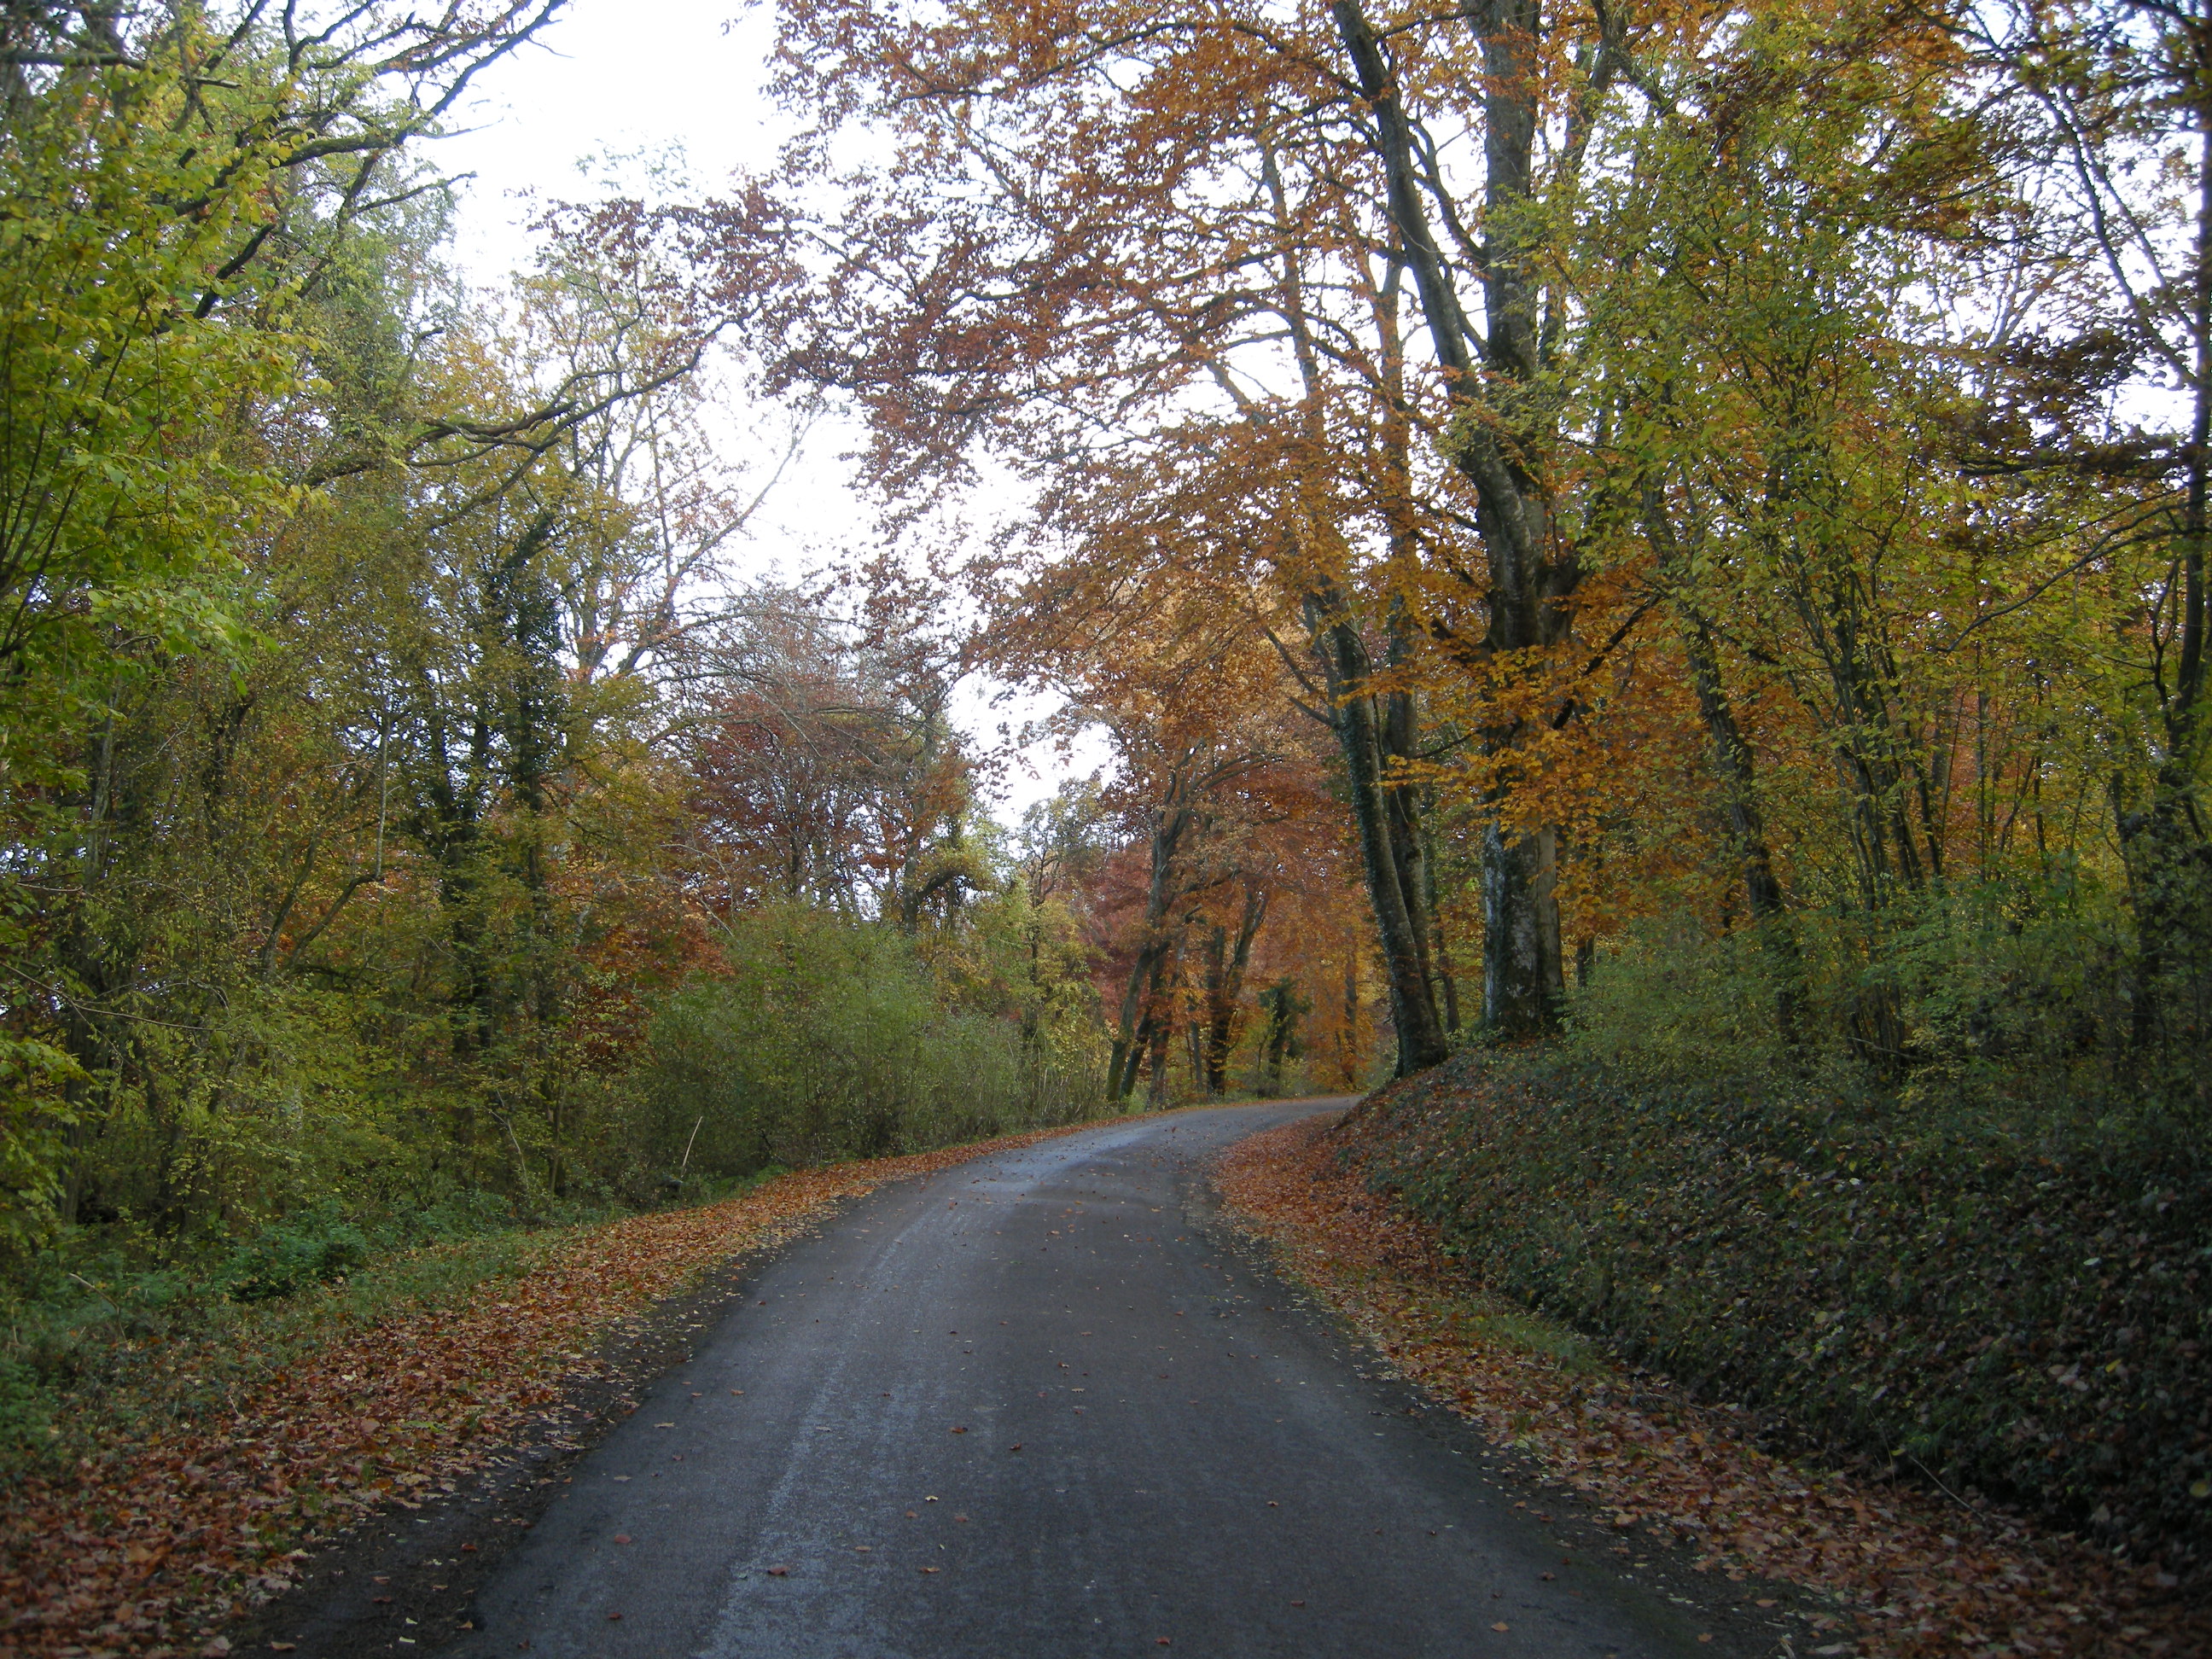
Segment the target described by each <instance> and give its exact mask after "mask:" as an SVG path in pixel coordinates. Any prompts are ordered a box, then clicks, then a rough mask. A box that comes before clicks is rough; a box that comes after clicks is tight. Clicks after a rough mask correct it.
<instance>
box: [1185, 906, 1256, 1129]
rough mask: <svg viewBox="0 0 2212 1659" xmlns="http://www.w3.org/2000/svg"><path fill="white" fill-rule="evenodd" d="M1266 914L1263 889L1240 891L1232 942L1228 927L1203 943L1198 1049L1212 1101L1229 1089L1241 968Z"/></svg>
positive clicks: (1241, 991) (1240, 996) (1247, 957)
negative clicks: (1241, 903) (1203, 997)
mask: <svg viewBox="0 0 2212 1659" xmlns="http://www.w3.org/2000/svg"><path fill="white" fill-rule="evenodd" d="M1266 920H1267V890H1265V889H1264V888H1252V887H1247V888H1246V889H1245V890H1244V911H1243V915H1241V916H1240V917H1239V918H1238V919H1237V938H1236V942H1235V943H1234V944H1233V945H1232V944H1231V942H1230V938H1229V930H1228V929H1227V928H1226V927H1215V928H1214V929H1213V932H1212V936H1211V937H1210V938H1209V939H1208V940H1207V945H1206V1029H1205V1040H1204V1042H1203V1044H1202V1046H1201V1048H1200V1060H1201V1066H1200V1075H1201V1076H1202V1077H1203V1078H1204V1079H1205V1084H1206V1093H1207V1094H1209V1095H1211V1096H1212V1097H1213V1098H1215V1099H1216V1100H1218V1099H1220V1098H1221V1097H1223V1096H1224V1095H1226V1094H1227V1093H1228V1092H1229V1049H1230V1047H1231V1043H1233V1042H1235V1040H1236V1036H1237V1030H1236V1026H1237V1003H1238V1001H1239V1000H1241V999H1242V998H1243V994H1244V969H1245V966H1246V964H1247V963H1249V962H1250V960H1251V957H1252V941H1253V939H1255V938H1256V937H1257V936H1258V934H1259V932H1260V926H1261V923H1262V922H1264V921H1266Z"/></svg>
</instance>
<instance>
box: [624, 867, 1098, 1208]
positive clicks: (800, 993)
mask: <svg viewBox="0 0 2212 1659" xmlns="http://www.w3.org/2000/svg"><path fill="white" fill-rule="evenodd" d="M726 951H727V954H726V963H727V968H726V973H724V974H722V975H717V976H715V977H713V978H702V979H699V980H696V981H693V982H692V983H691V984H690V985H689V986H687V987H684V989H683V990H681V991H679V992H678V993H676V994H674V995H673V996H672V997H671V998H670V999H669V1000H667V1002H666V1003H665V1005H664V1006H662V1008H661V1010H660V1012H659V1017H658V1018H656V1019H655V1020H654V1022H653V1027H652V1032H651V1036H650V1039H649V1042H648V1045H647V1060H646V1062H645V1064H644V1065H643V1066H642V1067H641V1069H640V1071H639V1072H638V1073H637V1074H636V1075H635V1077H634V1078H632V1079H629V1080H628V1081H627V1082H626V1083H625V1084H624V1085H623V1092H624V1093H625V1094H626V1095H628V1096H629V1097H630V1098H631V1099H633V1100H634V1101H635V1105H634V1106H632V1107H629V1109H626V1110H624V1111H623V1112H622V1113H621V1114H620V1115H614V1116H611V1119H610V1121H611V1123H612V1124H614V1125H615V1126H617V1133H620V1134H622V1135H623V1138H624V1139H625V1140H626V1142H627V1143H628V1145H629V1146H630V1147H631V1148H632V1149H633V1150H634V1153H635V1156H636V1157H637V1159H638V1162H637V1163H636V1164H635V1165H634V1169H633V1174H632V1176H631V1177H630V1184H631V1186H632V1188H633V1189H634V1190H635V1193H636V1195H637V1196H639V1197H647V1196H652V1195H656V1194H658V1195H660V1196H664V1197H665V1196H672V1195H673V1194H674V1193H675V1191H676V1190H677V1189H678V1184H679V1183H684V1182H705V1183H713V1182H726V1181H729V1180H731V1179H733V1178H736V1177H738V1176H748V1175H750V1174H752V1173H753V1172H754V1171H756V1170H761V1169H763V1168H764V1167H766V1166H768V1165H770V1164H782V1165H787V1166H793V1167H797V1166H800V1165H805V1164H820V1163H824V1162H829V1161H832V1160H836V1159H840V1158H872V1157H878V1156H883V1155H885V1154H890V1153H898V1152H915V1151H920V1150H922V1149H924V1148H927V1147H930V1146H945V1145H949V1144H951V1143H953V1142H956V1141H960V1140H967V1139H980V1138H981V1137H983V1136H987V1135H992V1134H1000V1133H1008V1132H1010V1131H1014V1130H1019V1129H1028V1128H1034V1127H1040V1126H1042V1125H1046V1124H1051V1123H1059V1122H1066V1121H1073V1120H1075V1119H1078V1118H1080V1117H1083V1116H1085V1115H1089V1114H1091V1113H1093V1112H1096V1111H1097V1110H1100V1109H1102V1108H1103V1098H1102V1093H1103V1091H1102V1088H1101V1083H1102V1079H1103V1073H1104V1069H1105V1066H1104V1058H1103V1054H1101V1053H1100V1052H1099V1050H1098V1046H1097V1044H1096V1043H1095V1042H1086V1041H1085V1032H1084V1031H1083V1030H1082V1029H1081V1028H1076V1029H1075V1030H1070V1029H1069V1028H1068V1027H1067V1026H1066V1024H1060V1025H1058V1026H1054V1025H1051V1024H1041V1023H1032V1024H1028V1025H1025V1024H1024V1022H1023V1021H1021V1020H1019V1019H1018V1018H1012V1017H1008V1016H1005V1015H1000V1014H997V1013H991V1012H975V1011H971V1010H969V1009H966V1008H963V1007H962V1006H959V1003H958V1002H957V1000H956V999H955V997H954V995H953V994H951V991H950V990H949V989H948V988H947V987H946V986H945V983H944V982H943V981H942V980H941V978H940V975H939V974H938V972H937V971H936V970H934V969H933V968H932V967H931V965H930V964H929V963H927V962H925V961H924V960H923V958H922V957H921V953H920V951H918V950H917V948H916V945H915V941H914V940H913V939H910V938H909V937H908V936H907V935H905V934H903V933H900V932H899V931H898V930H896V928H893V927H886V926H883V925H880V924H876V923H872V922H867V921H859V920H856V919H854V918H852V917H848V916H840V915H833V914H830V913H828V912H824V911H821V910H815V909H806V908H799V907H796V906H792V907H784V908H770V909H767V910H763V911H760V912H757V913H754V914H750V915H744V916H742V917H739V918H738V919H737V920H736V921H733V922H732V926H731V929H730V933H729V937H728V942H727V947H726ZM664 1189H665V1190H664Z"/></svg>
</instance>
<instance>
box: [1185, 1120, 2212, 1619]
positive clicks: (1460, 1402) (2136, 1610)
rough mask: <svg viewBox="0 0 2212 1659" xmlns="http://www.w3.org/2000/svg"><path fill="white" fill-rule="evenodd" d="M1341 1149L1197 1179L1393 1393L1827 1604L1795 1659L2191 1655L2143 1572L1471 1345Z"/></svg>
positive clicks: (1625, 1517) (1727, 1418) (1708, 1555)
mask: <svg viewBox="0 0 2212 1659" xmlns="http://www.w3.org/2000/svg"><path fill="white" fill-rule="evenodd" d="M1345 1146H1346V1142H1345V1139H1344V1136H1343V1133H1342V1132H1341V1130H1340V1127H1339V1126H1338V1121H1337V1120H1334V1119H1331V1118H1328V1117H1322V1118H1319V1119H1309V1120H1307V1121H1304V1122H1301V1123H1296V1124H1292V1125H1291V1126H1289V1127H1285V1128H1280V1129H1271V1130H1267V1131H1266V1132H1264V1133H1260V1134H1257V1135H1254V1136H1251V1137H1249V1139H1244V1140H1243V1141H1240V1142H1238V1143H1237V1145H1235V1146H1232V1147H1231V1148H1230V1149H1229V1151H1228V1152H1226V1153H1225V1155H1224V1157H1223V1158H1222V1160H1221V1163H1220V1164H1219V1166H1218V1169H1217V1171H1216V1176H1215V1179H1216V1184H1217V1185H1218V1188H1219V1189H1220V1192H1221V1194H1222V1196H1223V1198H1224V1199H1225V1200H1226V1202H1227V1204H1228V1206H1229V1208H1230V1210H1231V1212H1232V1213H1233V1214H1234V1215H1236V1216H1237V1218H1239V1219H1240V1220H1242V1221H1243V1224H1244V1225H1247V1226H1248V1227H1249V1228H1250V1229H1251V1230H1252V1231H1254V1232H1255V1233H1256V1234H1257V1235H1258V1236H1259V1237H1261V1238H1263V1239H1265V1240H1266V1241H1267V1242H1268V1243H1270V1244H1271V1245H1273V1247H1274V1248H1275V1249H1276V1250H1277V1252H1278V1253H1279V1258H1280V1260H1281V1261H1282V1262H1283V1264H1284V1266H1285V1267H1287V1268H1288V1269H1289V1270H1290V1271H1291V1273H1293V1274H1295V1275H1296V1276H1297V1278H1299V1279H1302V1280H1304V1282H1305V1283H1306V1284H1308V1285H1310V1286H1311V1287H1312V1288H1313V1289H1314V1290H1315V1291H1317V1292H1318V1293H1320V1294H1321V1295H1322V1297H1323V1298H1324V1299H1325V1300H1327V1301H1328V1303H1329V1304H1330V1305H1332V1306H1333V1307H1334V1309H1335V1310H1337V1311H1338V1312H1339V1314H1340V1315H1341V1316H1343V1317H1345V1318H1346V1320H1347V1321H1348V1322H1350V1323H1351V1324H1352V1326H1353V1327H1354V1328H1356V1329H1358V1331H1359V1332H1360V1333H1361V1334H1362V1335H1364V1337H1365V1338H1366V1339H1367V1340H1369V1341H1370V1342H1371V1343H1372V1344H1373V1345H1374V1346H1376V1348H1377V1349H1378V1350H1380V1351H1381V1352H1382V1353H1383V1355H1384V1357H1385V1358H1388V1359H1389V1361H1390V1363H1391V1364H1394V1365H1395V1366H1396V1367H1397V1368H1398V1370H1400V1371H1401V1372H1402V1373H1403V1374H1404V1375H1405V1376H1407V1378H1408V1379H1409V1380H1411V1381H1413V1382H1414V1383H1418V1384H1419V1385H1420V1386H1421V1387H1422V1388H1423V1389H1425V1391H1426V1392H1428V1393H1429V1394H1430V1395H1431V1396H1432V1397H1434V1398H1436V1399H1437V1400H1438V1401H1441V1402H1442V1403H1443V1404H1444V1405H1446V1406H1449V1407H1450V1408H1451V1409H1453V1410H1454V1411H1455V1412H1456V1413H1459V1414H1460V1415H1462V1416H1463V1417H1466V1418H1468V1419H1470V1420H1471V1421H1473V1422H1474V1424H1475V1425H1478V1426H1479V1427H1480V1429H1481V1430H1482V1431H1483V1432H1484V1433H1485V1434H1486V1435H1487V1436H1488V1437H1490V1438H1492V1440H1493V1441H1495V1442H1497V1443H1500V1444H1505V1445H1510V1446H1512V1447H1514V1448H1516V1449H1518V1450H1520V1451H1521V1452H1522V1453H1523V1454H1524V1455H1528V1456H1529V1457H1530V1458H1532V1459H1533V1460H1534V1462H1535V1463H1536V1464H1537V1466H1538V1467H1539V1468H1541V1469H1542V1470H1543V1471H1544V1472H1545V1474H1547V1475H1548V1476H1549V1477H1550V1478H1552V1479H1553V1480H1557V1481H1559V1482H1561V1483H1564V1484H1565V1485H1567V1486H1571V1487H1573V1488H1575V1489H1576V1490H1577V1491H1579V1492H1582V1493H1583V1494H1584V1495H1585V1496H1586V1497H1587V1498H1589V1501H1590V1502H1591V1503H1592V1504H1595V1505H1596V1507H1597V1509H1598V1511H1599V1514H1600V1516H1601V1517H1602V1519H1603V1520H1604V1521H1605V1522H1607V1523H1609V1524H1611V1525H1612V1526H1613V1527H1614V1528H1618V1529H1619V1530H1620V1531H1621V1532H1622V1533H1623V1534H1631V1533H1638V1532H1640V1533H1642V1534H1646V1535H1649V1536H1651V1537H1654V1538H1656V1539H1659V1540H1661V1541H1666V1542H1668V1543H1670V1544H1672V1545H1674V1546H1675V1547H1684V1548H1688V1549H1692V1550H1694V1551H1695V1552H1696V1556H1695V1559H1694V1562H1693V1565H1695V1566H1697V1567H1698V1569H1699V1570H1700V1571H1711V1572H1720V1573H1724V1574H1727V1575H1728V1576H1729V1577H1735V1578H1741V1577H1751V1576H1755V1577H1760V1578H1764V1579H1766V1580H1769V1581H1771V1582H1780V1583H1795V1584H1799V1585H1802V1586H1804V1587H1806V1588H1808V1589H1814V1590H1816V1591H1819V1592H1821V1593H1823V1594H1824V1595H1826V1596H1827V1597H1829V1598H1832V1601H1831V1605H1832V1606H1834V1607H1836V1608H1837V1610H1838V1617H1837V1618H1835V1619H1834V1620H1832V1621H1830V1623H1829V1625H1828V1626H1826V1633H1825V1635H1824V1637H1823V1638H1822V1644H1821V1645H1818V1646H1816V1647H1814V1652H1817V1653H1826V1654H1844V1653H1858V1654H1863V1655H1881V1656H1894V1659H1923V1656H1933V1655H1938V1654H1942V1655H1957V1654H1972V1655H1977V1656H1990V1659H1996V1656H2012V1655H2045V1654H2063V1655H2069V1656H2074V1655H2107V1654H2115V1655H2117V1654H2145V1655H2164V1656H2169V1659H2197V1656H2202V1655H2206V1654H2212V1609H2207V1608H2205V1607H2202V1606H2196V1607H2191V1606H2188V1605H2185V1604H2181V1603H2179V1602H2177V1601H2175V1600H2174V1599H2173V1597H2172V1595H2170V1594H2169V1593H2168V1590H2169V1589H2170V1582H2171V1581H2168V1582H2167V1583H2165V1584H2162V1583H2160V1581H2159V1577H2158V1575H2157V1574H2156V1573H2155V1572H2154V1571H2151V1570H2147V1569H2142V1568H2137V1567H2133V1566H2130V1565H2128V1564H2126V1563H2124V1562H2121V1561H2118V1560H2115V1559H2113V1558H2112V1557H2110V1556H2108V1555H2105V1554H2103V1553H2099V1552H2097V1551H2094V1550H2092V1549H2090V1548H2087V1547H2084V1546H2082V1545H2081V1544H2080V1543H2078V1542H2077V1541H2075V1540H2073V1539H2072V1538H2070V1537H2067V1536H2064V1535H2058V1536H2053V1535H2051V1534H2047V1533H2044V1532H2040V1531H2039V1530H2038V1529H2037V1528H2034V1527H2033V1526H2031V1525H2030V1524H2029V1523H2027V1522H2025V1521H2023V1520H2021V1519H2020V1518H2019V1517H2017V1516H2009V1515H2006V1514H2003V1513H2000V1512H1996V1511H1991V1510H1970V1509H1968V1508H1966V1506H1964V1505H1963V1504H1959V1503H1956V1502H1954V1501H1951V1500H1949V1499H1948V1498H1944V1497H1942V1496H1940V1495H1938V1494H1935V1493H1929V1492H1922V1491H1920V1490H1918V1489H1917V1488H1915V1487H1907V1486H1894V1485H1886V1484H1876V1483H1875V1482H1872V1481H1863V1480H1852V1479H1850V1478H1847V1477H1845V1476H1843V1475H1839V1474H1831V1473H1822V1472H1818V1471H1814V1470H1812V1469H1810V1468H1804V1467H1801V1466H1800V1465H1798V1464H1796V1463H1793V1462H1787V1461H1784V1460H1783V1459H1780V1458H1777V1457H1773V1456H1770V1455H1766V1454H1765V1453H1763V1452H1761V1451H1759V1450H1758V1449H1756V1448H1755V1447H1753V1445H1752V1444H1750V1443H1748V1442H1749V1437H1750V1434H1751V1424H1750V1419H1748V1417H1747V1416H1746V1415H1744V1414H1742V1413H1738V1412H1735V1411H1732V1410H1730V1409H1729V1408H1726V1407H1714V1406H1710V1405H1699V1404H1693V1403H1692V1402H1691V1401H1688V1400H1686V1399H1685V1398H1683V1397H1681V1395H1680V1393H1679V1392H1678V1391H1676V1390H1674V1389H1671V1388H1670V1387H1669V1385H1668V1383H1666V1381H1665V1379H1663V1378H1656V1377H1653V1376H1649V1375H1646V1374H1642V1373H1632V1372H1630V1371H1628V1370H1626V1369H1624V1368H1621V1367H1618V1366H1615V1365H1613V1364H1609V1363H1607V1362H1604V1361H1602V1360H1597V1361H1595V1362H1593V1361H1591V1360H1590V1359H1589V1358H1583V1359H1581V1360H1579V1361H1578V1362H1575V1363H1571V1362H1569V1361H1567V1360H1564V1359H1562V1358H1557V1357H1553V1355H1550V1354H1547V1353H1545V1352H1538V1351H1534V1350H1533V1349H1532V1348H1531V1347H1529V1346H1526V1345H1524V1344H1522V1343H1518V1342H1514V1341H1510V1340H1496V1339H1494V1338H1493V1337H1492V1336H1489V1335H1487V1334H1486V1327H1488V1328H1492V1329H1494V1328H1497V1327H1498V1325H1500V1324H1504V1325H1506V1326H1508V1327H1509V1328H1510V1324H1511V1318H1510V1312H1511V1310H1510V1309H1509V1308H1508V1306H1507V1304H1503V1303H1498V1302H1492V1301H1489V1300H1487V1299H1486V1298H1485V1297H1484V1296H1483V1294H1482V1293H1481V1292H1480V1290H1479V1289H1478V1288H1477V1287H1475V1286H1473V1285H1470V1284H1468V1281H1467V1279H1465V1277H1464V1276H1463V1275H1462V1274H1461V1273H1459V1272H1457V1270H1456V1269H1455V1267H1453V1265H1452V1264H1451V1263H1450V1261H1448V1260H1447V1259H1446V1258H1445V1257H1444V1255H1443V1254H1442V1252H1441V1250H1440V1249H1438V1247H1437V1240H1436V1237H1435V1236H1434V1233H1433V1231H1431V1229H1430V1228H1429V1227H1428V1226H1427V1225H1426V1224H1425V1223H1424V1222H1421V1221H1419V1220H1418V1219H1417V1218H1413V1217H1411V1216H1409V1215H1407V1213H1406V1212H1403V1211H1402V1210H1401V1209H1399V1208H1398V1207H1397V1206H1395V1205H1393V1204H1392V1203H1391V1202H1390V1201H1389V1200H1388V1199H1387V1198H1384V1197H1383V1196H1381V1195H1378V1194H1375V1193H1372V1192H1370V1191H1369V1190H1368V1188H1367V1186H1366V1183H1365V1182H1364V1179H1363V1178H1362V1176H1360V1175H1359V1173H1358V1171H1357V1170H1355V1169H1351V1168H1347V1167H1346V1163H1345V1161H1344V1159H1343V1158H1341V1157H1340V1153H1341V1152H1343V1151H1344V1149H1345ZM1500 1314H1504V1315H1506V1316H1507V1317H1506V1318H1505V1319H1504V1320H1501V1319H1499V1318H1498V1315H1500ZM1524 1317H1525V1316H1524ZM1818 1622H1819V1621H1818V1620H1816V1623H1818Z"/></svg>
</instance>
